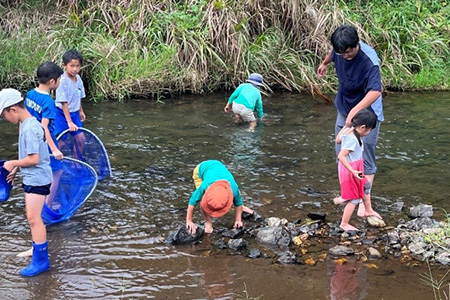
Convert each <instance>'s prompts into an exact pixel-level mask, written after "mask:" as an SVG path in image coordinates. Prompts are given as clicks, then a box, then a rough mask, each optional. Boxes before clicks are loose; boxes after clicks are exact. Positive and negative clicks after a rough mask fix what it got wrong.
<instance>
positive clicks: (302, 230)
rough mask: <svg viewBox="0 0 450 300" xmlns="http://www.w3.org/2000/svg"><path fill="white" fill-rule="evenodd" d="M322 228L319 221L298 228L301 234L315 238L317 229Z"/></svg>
mask: <svg viewBox="0 0 450 300" xmlns="http://www.w3.org/2000/svg"><path fill="white" fill-rule="evenodd" d="M319 228H320V224H319V221H312V222H310V223H308V224H305V225H302V226H300V227H299V228H298V231H299V233H308V234H309V235H311V236H313V235H314V233H315V232H316V230H317V229H319Z"/></svg>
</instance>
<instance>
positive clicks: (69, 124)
mask: <svg viewBox="0 0 450 300" xmlns="http://www.w3.org/2000/svg"><path fill="white" fill-rule="evenodd" d="M67 125H68V126H69V131H77V130H78V126H77V125H75V123H74V122H69V123H67Z"/></svg>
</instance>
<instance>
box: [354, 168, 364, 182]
mask: <svg viewBox="0 0 450 300" xmlns="http://www.w3.org/2000/svg"><path fill="white" fill-rule="evenodd" d="M352 174H353V176H355V177H356V178H358V179H359V180H363V179H364V175H363V173H362V172H361V171H358V170H353V171H352Z"/></svg>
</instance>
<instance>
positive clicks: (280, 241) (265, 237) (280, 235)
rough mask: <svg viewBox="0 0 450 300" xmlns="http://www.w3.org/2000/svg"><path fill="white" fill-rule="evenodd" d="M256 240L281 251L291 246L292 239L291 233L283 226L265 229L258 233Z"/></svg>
mask: <svg viewBox="0 0 450 300" xmlns="http://www.w3.org/2000/svg"><path fill="white" fill-rule="evenodd" d="M256 240H257V241H258V242H259V243H262V244H267V245H270V246H277V247H279V248H281V249H285V248H287V247H288V246H289V243H290V242H291V237H290V235H289V232H287V230H286V229H285V228H284V227H283V226H278V227H263V228H261V229H260V230H259V231H258V233H257V235H256Z"/></svg>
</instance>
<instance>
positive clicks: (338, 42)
mask: <svg viewBox="0 0 450 300" xmlns="http://www.w3.org/2000/svg"><path fill="white" fill-rule="evenodd" d="M330 40H331V44H332V45H333V48H334V51H336V52H337V53H339V54H342V53H344V52H345V51H346V50H347V49H348V48H355V47H356V46H358V44H359V36H358V32H357V31H356V28H355V27H354V26H352V25H341V26H339V27H338V28H337V29H336V30H335V31H334V32H333V34H332V35H331V39H330Z"/></svg>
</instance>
